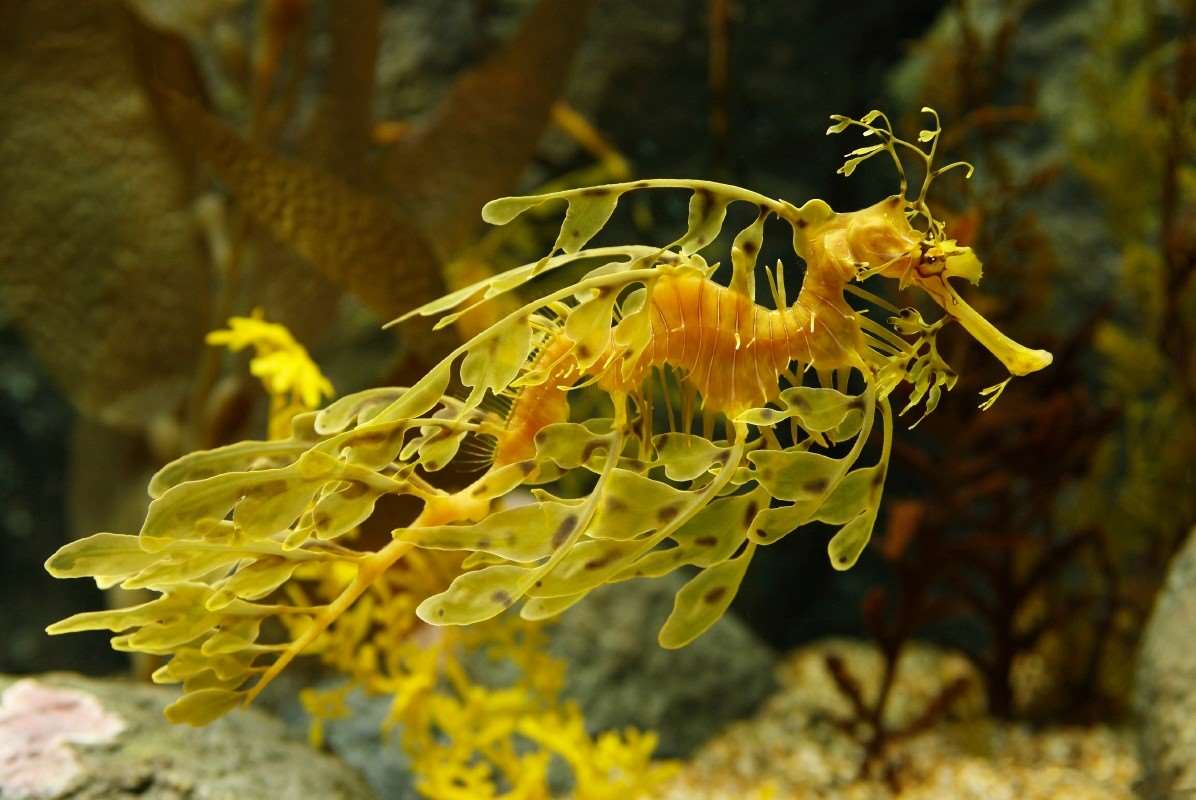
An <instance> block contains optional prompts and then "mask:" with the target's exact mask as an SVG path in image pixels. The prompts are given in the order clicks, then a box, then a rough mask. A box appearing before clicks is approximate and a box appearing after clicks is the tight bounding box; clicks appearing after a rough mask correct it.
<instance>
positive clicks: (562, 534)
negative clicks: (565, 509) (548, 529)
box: [552, 514, 577, 550]
mask: <svg viewBox="0 0 1196 800" xmlns="http://www.w3.org/2000/svg"><path fill="white" fill-rule="evenodd" d="M576 527H577V517H575V516H573V515H572V514H570V515H569V516H567V517H565V518H564V519H563V520H561V524H560V525H558V526H557V529H556V533H554V534H552V549H553V550H556V549H557V548H559V547H560V546H561V545H563V544H564V543H565V540H566V539H568V538H569V534H571V533H573V529H574V528H576Z"/></svg>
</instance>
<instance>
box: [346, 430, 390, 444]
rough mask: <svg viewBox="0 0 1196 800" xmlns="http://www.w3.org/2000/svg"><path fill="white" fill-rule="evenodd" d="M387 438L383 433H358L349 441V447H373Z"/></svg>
mask: <svg viewBox="0 0 1196 800" xmlns="http://www.w3.org/2000/svg"><path fill="white" fill-rule="evenodd" d="M387 438H388V434H387V433H386V432H385V431H366V432H365V433H359V434H357V435H356V436H354V437H353V438H352V439H350V440H349V446H350V447H373V446H375V445H379V444H382V443H383V442H385V441H386V440H387Z"/></svg>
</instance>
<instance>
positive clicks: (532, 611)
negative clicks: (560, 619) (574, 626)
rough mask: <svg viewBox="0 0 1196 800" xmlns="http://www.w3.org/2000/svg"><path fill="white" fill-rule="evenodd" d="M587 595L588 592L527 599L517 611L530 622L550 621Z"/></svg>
mask: <svg viewBox="0 0 1196 800" xmlns="http://www.w3.org/2000/svg"><path fill="white" fill-rule="evenodd" d="M587 594H588V592H579V593H578V594H574V595H561V596H560V597H529V598H528V599H527V601H526V602H525V603H524V604H523V608H521V609H520V610H519V616H521V617H523V618H524V619H526V620H528V621H530V622H535V621H537V620H543V619H551V618H552V617H555V616H557V615H558V614H560V613H562V612H563V611H565V610H567V609H569V608H571V607H572V606H574V605H576V604H577V603H579V602H581V601H582V600H583V599H584V598H585V596H586V595H587Z"/></svg>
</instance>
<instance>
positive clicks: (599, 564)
mask: <svg viewBox="0 0 1196 800" xmlns="http://www.w3.org/2000/svg"><path fill="white" fill-rule="evenodd" d="M610 562H611V555H610V554H609V553H608V554H606V555H604V556H601V557H599V558H591V559H590V560H589V561H587V562H586V564H585V567H586V569H588V570H591V571H593V570H596V569H602V568H603V567H605V566H606V565H607V564H609V563H610Z"/></svg>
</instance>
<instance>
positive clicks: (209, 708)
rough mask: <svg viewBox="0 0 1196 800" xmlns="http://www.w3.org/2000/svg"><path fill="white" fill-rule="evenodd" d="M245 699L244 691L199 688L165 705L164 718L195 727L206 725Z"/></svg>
mask: <svg viewBox="0 0 1196 800" xmlns="http://www.w3.org/2000/svg"><path fill="white" fill-rule="evenodd" d="M244 699H245V693H244V692H233V691H229V690H228V689H199V690H196V691H194V692H188V693H187V694H184V695H183V696H182V697H180V698H179V699H178V700H175V701H174V702H173V703H171V704H170V705H168V706H167V707H166V718H167V719H168V720H170V721H171V722H174V723H179V722H185V723H187V724H188V725H194V726H196V727H199V726H202V725H207V724H208V723H209V722H213V721H215V720H217V719H219V718H220V717H222V716H224V715H225V714H227V713H228V712H230V711H232V710H233V709H234V708H236V707H237V706H238V705H240V704H241V702H242V701H243V700H244Z"/></svg>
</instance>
